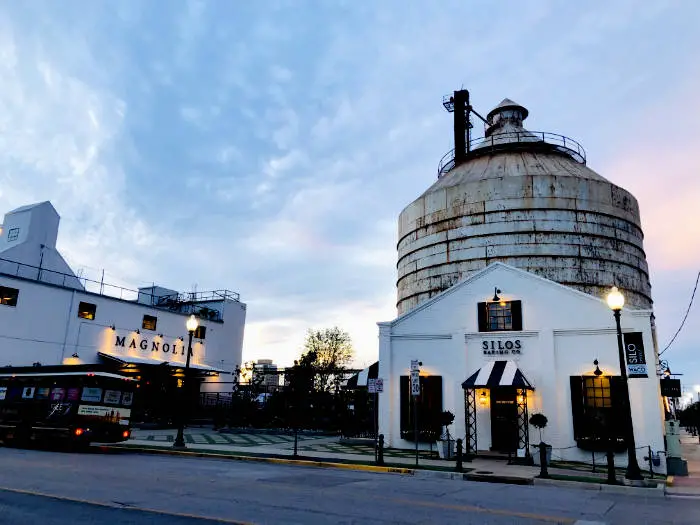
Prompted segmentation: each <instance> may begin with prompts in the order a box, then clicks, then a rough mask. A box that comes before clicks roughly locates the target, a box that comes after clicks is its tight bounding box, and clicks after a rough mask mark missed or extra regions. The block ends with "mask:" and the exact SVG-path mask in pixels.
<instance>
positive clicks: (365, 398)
mask: <svg viewBox="0 0 700 525" xmlns="http://www.w3.org/2000/svg"><path fill="white" fill-rule="evenodd" d="M376 418H377V414H376V412H375V409H374V401H373V398H372V396H371V395H370V394H368V393H367V392H366V391H363V390H354V391H340V392H333V393H330V392H309V393H308V394H307V395H306V396H305V398H304V401H303V403H302V402H300V401H298V400H296V399H295V398H294V397H293V396H292V395H291V392H290V391H289V390H288V389H287V388H285V387H283V386H276V385H252V384H240V385H238V387H237V389H236V391H233V392H202V393H200V394H199V400H198V403H197V407H196V409H195V410H193V411H192V413H191V415H190V421H191V422H192V423H193V424H194V423H199V424H206V423H210V424H212V425H213V426H214V428H248V429H294V428H297V429H304V430H311V431H319V432H330V433H335V434H339V435H341V436H343V437H353V438H372V439H373V438H374V436H375V427H376Z"/></svg>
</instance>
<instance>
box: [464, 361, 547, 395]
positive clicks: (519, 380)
mask: <svg viewBox="0 0 700 525" xmlns="http://www.w3.org/2000/svg"><path fill="white" fill-rule="evenodd" d="M497 386H513V387H516V388H525V389H528V390H534V388H533V387H532V385H531V384H530V382H529V381H528V380H527V379H525V376H524V375H523V373H522V372H521V371H520V369H519V368H518V367H517V365H516V364H515V361H491V362H490V363H486V364H485V365H484V366H482V367H481V368H480V369H479V370H477V371H476V372H474V373H473V374H472V375H471V376H469V378H468V379H467V380H466V381H465V382H464V383H462V388H495V387H497Z"/></svg>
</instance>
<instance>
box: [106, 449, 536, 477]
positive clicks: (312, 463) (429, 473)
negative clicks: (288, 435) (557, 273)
mask: <svg viewBox="0 0 700 525" xmlns="http://www.w3.org/2000/svg"><path fill="white" fill-rule="evenodd" d="M101 448H104V449H109V450H121V451H124V450H128V451H132V452H135V453H138V454H160V455H163V456H185V457H197V458H213V459H227V460H231V461H255V462H258V463H273V464H277V465H296V466H303V467H321V468H335V469H342V470H355V471H360V472H379V473H387V474H402V475H407V476H414V477H416V478H421V479H429V478H432V479H449V480H456V481H478V482H486V483H504V484H511V485H532V484H533V480H532V478H522V477H516V476H503V475H493V476H491V475H483V474H472V473H469V472H447V471H441V470H429V469H420V468H419V469H410V468H404V467H388V466H384V467H380V466H377V465H362V464H357V463H337V462H334V461H324V460H320V459H286V458H273V457H265V456H244V455H232V454H217V453H215V452H195V451H187V450H171V449H164V448H143V447H136V446H128V445H127V446H124V445H121V446H120V445H111V446H105V445H103V446H102V447H101Z"/></svg>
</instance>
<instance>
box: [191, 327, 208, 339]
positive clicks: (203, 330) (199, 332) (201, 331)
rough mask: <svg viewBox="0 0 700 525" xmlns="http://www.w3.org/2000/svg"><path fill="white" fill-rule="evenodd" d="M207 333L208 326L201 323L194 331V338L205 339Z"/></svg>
mask: <svg viewBox="0 0 700 525" xmlns="http://www.w3.org/2000/svg"><path fill="white" fill-rule="evenodd" d="M206 335H207V327H206V326H202V325H201V324H200V325H199V326H198V327H197V329H196V330H195V331H194V338H195V339H204V338H205V337H206Z"/></svg>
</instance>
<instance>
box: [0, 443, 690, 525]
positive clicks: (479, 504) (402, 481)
mask: <svg viewBox="0 0 700 525" xmlns="http://www.w3.org/2000/svg"><path fill="white" fill-rule="evenodd" d="M0 464H1V465H2V468H1V469H0V523H1V524H6V523H7V524H12V525H22V524H25V523H26V524H33V523H41V524H42V525H54V524H56V525H59V524H68V523H71V524H73V523H88V524H89V523H109V524H122V523H123V524H127V523H128V524H146V523H149V524H150V523H154V524H160V523H163V524H165V523H168V524H170V525H172V524H175V525H185V524H187V525H211V524H214V523H222V522H223V523H235V524H240V523H246V524H248V523H254V524H301V523H303V524H340V523H342V524H353V523H357V524H360V523H377V524H382V523H394V524H398V523H401V524H418V523H421V524H424V523H425V524H427V523H440V524H450V523H459V524H479V525H482V524H506V523H507V524H513V523H517V524H524V525H527V524H544V523H548V524H551V523H565V524H574V523H576V522H577V521H578V520H587V521H593V522H600V523H608V524H618V523H619V524H627V523H634V524H635V525H641V524H643V523H654V524H655V525H656V524H664V523H677V524H685V523H687V524H689V525H690V524H697V523H700V501H698V500H691V499H674V500H668V499H663V498H656V499H653V498H649V499H645V498H638V497H632V496H624V495H613V494H605V493H601V492H594V491H586V490H578V489H576V490H574V489H563V488H555V487H531V486H515V485H503V484H491V483H478V482H465V481H452V480H441V479H425V478H416V477H412V476H403V475H398V474H377V473H368V472H355V471H347V470H335V469H320V468H311V467H300V466H287V465H273V464H267V463H257V462H239V461H227V460H215V459H204V458H186V457H178V456H153V455H137V454H132V453H107V452H98V451H96V452H92V453H82V454H75V453H66V452H56V451H43V450H20V449H11V448H0Z"/></svg>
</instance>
